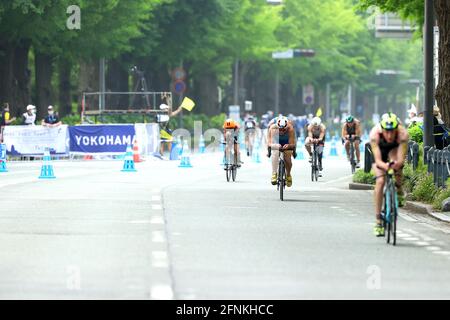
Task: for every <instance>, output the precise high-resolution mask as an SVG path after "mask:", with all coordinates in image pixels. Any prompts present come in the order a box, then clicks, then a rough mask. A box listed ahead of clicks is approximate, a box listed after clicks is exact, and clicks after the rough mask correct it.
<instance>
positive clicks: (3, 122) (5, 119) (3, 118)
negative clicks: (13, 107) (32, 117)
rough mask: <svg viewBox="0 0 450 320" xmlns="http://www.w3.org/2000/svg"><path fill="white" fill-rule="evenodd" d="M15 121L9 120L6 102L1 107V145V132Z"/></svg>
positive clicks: (0, 141)
mask: <svg viewBox="0 0 450 320" xmlns="http://www.w3.org/2000/svg"><path fill="white" fill-rule="evenodd" d="M15 120H16V118H15V117H13V118H11V114H10V113H9V103H7V102H6V103H5V104H4V105H3V111H2V114H1V118H0V143H3V131H4V130H5V127H6V126H7V125H10V124H11V123H13V122H14V121H15Z"/></svg>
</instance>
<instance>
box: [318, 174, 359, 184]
mask: <svg viewBox="0 0 450 320" xmlns="http://www.w3.org/2000/svg"><path fill="white" fill-rule="evenodd" d="M351 177H352V175H349V176H345V177H341V178H338V179H334V180H330V181H327V182H325V183H324V184H330V183H335V182H339V181H342V180H346V179H349V178H351Z"/></svg>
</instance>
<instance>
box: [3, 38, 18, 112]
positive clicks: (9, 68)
mask: <svg viewBox="0 0 450 320" xmlns="http://www.w3.org/2000/svg"><path fill="white" fill-rule="evenodd" d="M13 77H14V47H13V45H12V44H10V43H3V42H0V103H1V106H0V107H1V108H3V103H5V102H8V103H9V104H10V107H11V108H15V107H16V106H15V105H16V104H15V101H13V100H14V95H13ZM2 110H3V109H2ZM14 110H15V109H14ZM13 114H14V112H13Z"/></svg>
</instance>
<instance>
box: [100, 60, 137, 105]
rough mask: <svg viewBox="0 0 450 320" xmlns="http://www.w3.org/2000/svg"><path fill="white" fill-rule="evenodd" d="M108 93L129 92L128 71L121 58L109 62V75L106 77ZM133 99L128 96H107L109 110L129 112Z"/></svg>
mask: <svg viewBox="0 0 450 320" xmlns="http://www.w3.org/2000/svg"><path fill="white" fill-rule="evenodd" d="M106 91H112V92H128V91H129V90H128V70H127V69H126V68H124V67H123V65H122V61H121V58H120V57H119V58H117V59H113V60H109V61H108V73H107V76H106ZM130 99H131V97H130V96H127V95H111V96H108V95H107V96H106V98H105V100H106V104H107V106H108V108H111V109H116V110H127V109H128V108H129V107H130V105H129V101H130Z"/></svg>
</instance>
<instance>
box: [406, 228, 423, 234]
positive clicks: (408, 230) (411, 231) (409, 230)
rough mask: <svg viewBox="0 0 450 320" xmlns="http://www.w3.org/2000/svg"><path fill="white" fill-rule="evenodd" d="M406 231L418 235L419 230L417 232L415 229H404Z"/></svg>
mask: <svg viewBox="0 0 450 320" xmlns="http://www.w3.org/2000/svg"><path fill="white" fill-rule="evenodd" d="M404 230H405V231H406V232H409V233H412V234H415V235H420V232H417V231H414V230H412V229H404Z"/></svg>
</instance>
